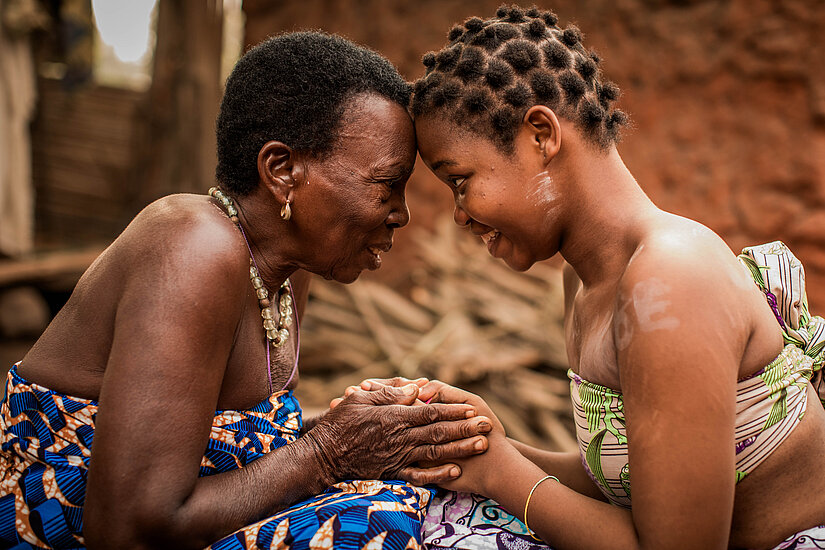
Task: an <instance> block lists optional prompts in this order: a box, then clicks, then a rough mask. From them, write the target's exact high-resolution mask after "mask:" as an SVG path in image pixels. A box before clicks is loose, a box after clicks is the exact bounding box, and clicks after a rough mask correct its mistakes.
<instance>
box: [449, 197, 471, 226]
mask: <svg viewBox="0 0 825 550" xmlns="http://www.w3.org/2000/svg"><path fill="white" fill-rule="evenodd" d="M453 220H455V223H456V225H459V226H461V227H464V226H465V225H467V224H468V223H470V216H468V215H467V212H465V211H464V210H462V208H461V207H460V206H459V205H458V202H456V205H455V210H453Z"/></svg>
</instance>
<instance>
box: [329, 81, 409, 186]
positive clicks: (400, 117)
mask: <svg viewBox="0 0 825 550" xmlns="http://www.w3.org/2000/svg"><path fill="white" fill-rule="evenodd" d="M343 109H344V110H343V113H342V116H341V123H340V128H339V131H338V139H337V141H336V143H335V146H334V149H333V155H335V156H337V157H339V158H341V159H342V160H345V159H349V161H350V162H349V163H350V164H354V165H356V166H358V168H359V169H361V170H362V171H378V172H387V171H393V170H395V171H400V172H406V173H409V172H410V171H412V165H413V164H414V162H415V152H416V149H415V131H414V129H413V124H412V119H411V118H410V115H409V114H408V113H407V110H406V109H404V108H403V107H402V106H400V105H399V104H398V103H395V102H393V101H390V100H388V99H386V98H384V97H383V96H380V95H378V94H373V93H362V94H358V95H356V96H353V97H352V98H351V99H350V100H348V101H347V102H346V103H345V104H344V107H343Z"/></svg>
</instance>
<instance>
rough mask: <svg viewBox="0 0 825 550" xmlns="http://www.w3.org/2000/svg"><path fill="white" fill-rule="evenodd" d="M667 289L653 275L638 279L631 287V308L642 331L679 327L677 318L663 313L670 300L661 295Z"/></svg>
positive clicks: (667, 289) (665, 292)
mask: <svg viewBox="0 0 825 550" xmlns="http://www.w3.org/2000/svg"><path fill="white" fill-rule="evenodd" d="M669 290H670V288H669V287H668V286H667V285H666V284H665V283H664V282H662V281H660V280H659V279H656V278H655V277H654V278H651V279H648V280H647V281H640V282H638V283H636V285H635V286H634V287H633V309H634V310H635V311H636V321H637V322H638V324H639V328H640V329H641V330H642V332H651V331H654V330H674V329H677V328H679V319H677V318H676V317H672V316H666V315H665V314H666V312H667V309H668V306H670V301H668V300H666V299H664V298H662V296H663V295H665V294H667V292H668V291H669Z"/></svg>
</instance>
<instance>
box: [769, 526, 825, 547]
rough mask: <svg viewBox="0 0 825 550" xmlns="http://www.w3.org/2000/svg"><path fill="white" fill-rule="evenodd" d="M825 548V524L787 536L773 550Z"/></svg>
mask: <svg viewBox="0 0 825 550" xmlns="http://www.w3.org/2000/svg"><path fill="white" fill-rule="evenodd" d="M823 549H825V525H820V526H818V527H812V528H811V529H805V530H804V531H801V532H799V533H797V534H795V535H791V536H790V537H788V538H786V539H785V541H784V542H782V543H781V544H780V545H779V546H776V547H775V548H773V550H823Z"/></svg>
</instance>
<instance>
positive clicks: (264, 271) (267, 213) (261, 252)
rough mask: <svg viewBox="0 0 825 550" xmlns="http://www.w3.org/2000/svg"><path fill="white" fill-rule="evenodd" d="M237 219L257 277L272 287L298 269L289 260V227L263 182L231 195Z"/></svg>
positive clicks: (278, 285)
mask: <svg viewBox="0 0 825 550" xmlns="http://www.w3.org/2000/svg"><path fill="white" fill-rule="evenodd" d="M233 200H234V202H235V207H236V208H237V210H238V220H239V222H240V226H241V228H242V230H243V233H244V236H245V237H246V241H247V244H248V245H249V248H250V249H251V250H252V255H253V256H254V258H255V263H256V264H257V267H258V271H259V273H260V277H261V278H262V279H263V280H264V282H265V284H266V286H267V287H268V288H269V290H270V291H274V290H276V289H278V288H279V287H280V285H281V284H282V283H283V282H284V281H286V279H287V278H288V277H289V276H290V275H292V273H294V272H295V270H296V269H298V266H297V265H295V264H294V262H293V261H291V260H290V259H291V258H295V256H294V255H293V254H291V253H290V250H291V247H290V246H289V243H290V242H291V241H292V239H291V231H290V230H289V228H288V227H287V223H288V222H286V221H284V220H282V219H281V217H280V216H279V215H278V210H277V208H276V207H277V205H276V204H275V201H274V199H273V198H272V196H271V195H270V194H269V193H268V192H267V191H266V189H265V188H264V186H262V185H259V186H258V187H256V188H255V190H254V191H252V192H251V193H250V194H248V195H245V196H243V197H235V198H233Z"/></svg>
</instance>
